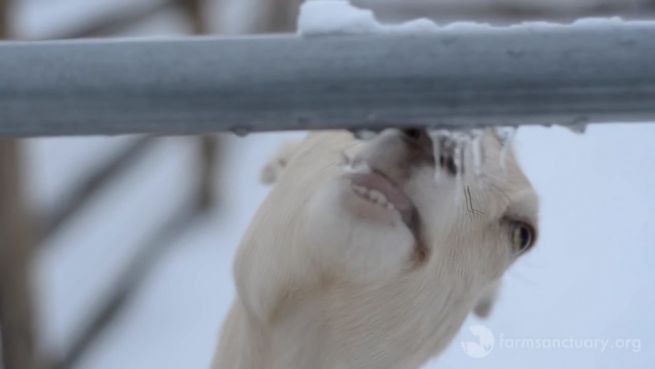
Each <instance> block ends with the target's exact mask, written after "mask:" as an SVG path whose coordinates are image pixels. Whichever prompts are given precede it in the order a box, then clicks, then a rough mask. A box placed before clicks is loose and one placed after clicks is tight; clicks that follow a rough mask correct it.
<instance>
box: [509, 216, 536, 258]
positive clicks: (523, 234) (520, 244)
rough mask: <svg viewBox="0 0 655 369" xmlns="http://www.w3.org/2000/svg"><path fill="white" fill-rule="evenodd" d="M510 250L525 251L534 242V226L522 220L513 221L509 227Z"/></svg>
mask: <svg viewBox="0 0 655 369" xmlns="http://www.w3.org/2000/svg"><path fill="white" fill-rule="evenodd" d="M511 231H512V234H511V237H512V238H511V239H512V250H514V252H515V253H517V254H518V253H522V252H525V251H527V250H528V249H529V248H530V247H532V245H533V244H534V236H535V235H534V228H532V226H531V225H529V224H527V223H524V222H518V221H516V222H513V223H512V228H511Z"/></svg>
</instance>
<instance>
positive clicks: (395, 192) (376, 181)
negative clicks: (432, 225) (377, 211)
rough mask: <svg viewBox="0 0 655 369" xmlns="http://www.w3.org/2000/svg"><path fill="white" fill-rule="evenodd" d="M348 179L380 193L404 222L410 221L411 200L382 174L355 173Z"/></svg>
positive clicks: (412, 206) (411, 212)
mask: <svg viewBox="0 0 655 369" xmlns="http://www.w3.org/2000/svg"><path fill="white" fill-rule="evenodd" d="M350 179H351V180H352V183H353V184H355V185H358V186H362V187H366V188H369V189H371V190H376V191H379V192H380V193H382V194H383V195H384V196H385V197H386V198H387V201H389V202H390V203H391V204H393V206H394V207H395V208H396V210H397V211H398V212H399V213H400V215H401V216H402V218H403V221H405V223H407V222H409V221H411V218H412V217H413V212H414V205H413V204H412V201H411V200H410V199H409V197H407V195H405V194H404V193H403V192H402V191H401V190H400V189H398V187H396V186H395V185H394V184H393V183H391V181H390V180H389V179H387V178H386V177H384V176H383V175H381V174H379V173H376V172H370V173H355V174H352V175H351V177H350Z"/></svg>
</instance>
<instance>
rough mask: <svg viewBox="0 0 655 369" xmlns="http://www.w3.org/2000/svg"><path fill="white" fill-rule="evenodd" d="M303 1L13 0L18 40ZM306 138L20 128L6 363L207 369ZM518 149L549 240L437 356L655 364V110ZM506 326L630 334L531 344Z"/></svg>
mask: <svg viewBox="0 0 655 369" xmlns="http://www.w3.org/2000/svg"><path fill="white" fill-rule="evenodd" d="M300 3H301V1H300V0H0V36H2V37H5V38H11V39H19V40H50V39H71V38H85V37H142V36H148V37H179V36H184V35H191V34H231V35H237V34H251V33H271V32H293V30H294V28H295V18H296V15H297V10H298V6H299V4H300ZM355 3H356V4H358V5H360V6H364V7H370V8H373V9H374V10H375V11H376V12H377V14H378V15H379V17H380V18H382V19H384V20H388V21H402V20H406V19H409V18H414V17H417V16H427V17H431V18H433V19H435V20H436V21H438V22H441V23H447V22H450V21H454V20H473V21H485V22H490V23H494V24H508V23H516V22H521V21H524V20H549V21H557V22H568V21H571V20H574V19H576V18H580V17H588V16H613V15H620V16H623V17H625V18H652V17H655V1H652V0H544V1H539V2H536V1H527V0H405V1H403V0H358V1H355ZM611 52H612V50H608V53H611ZM654 62H655V61H654ZM0 73H1V71H0ZM0 88H2V86H1V85H0ZM302 135H303V133H301V132H293V133H276V134H256V135H250V136H248V137H244V138H238V137H236V136H231V135H210V136H203V137H191V136H189V137H170V138H162V137H142V136H131V137H85V138H47V139H26V140H19V141H16V140H11V139H7V138H0V339H1V343H2V345H1V349H0V358H1V359H2V360H1V361H2V362H1V363H0V368H5V369H31V368H48V369H50V368H52V369H73V368H76V369H110V368H111V369H115V368H122V369H145V368H158V369H166V368H171V369H172V368H207V367H208V365H209V362H210V359H211V355H212V351H213V349H214V347H215V344H216V338H217V334H218V330H219V328H220V325H221V322H222V320H223V318H224V315H225V313H226V311H227V309H228V307H229V305H230V304H231V302H232V299H233V293H234V289H233V285H232V277H231V263H232V257H233V254H234V251H235V249H236V247H237V246H238V243H239V240H240V238H241V235H242V234H243V232H244V230H245V228H246V226H247V225H248V223H249V220H250V218H251V217H252V215H253V214H254V212H255V211H256V209H257V207H258V204H259V203H260V202H261V200H262V199H263V198H264V197H265V196H266V193H267V188H266V187H264V186H262V185H260V184H259V171H260V169H261V167H262V166H263V165H264V164H265V162H266V160H267V158H268V157H269V156H270V155H271V154H272V153H273V152H274V151H275V150H276V149H277V148H278V147H279V146H280V145H281V144H282V143H283V142H285V141H287V140H291V139H296V138H299V137H302ZM515 145H516V148H517V150H518V153H519V159H520V161H521V162H522V163H523V165H524V167H525V170H526V172H527V173H528V176H529V177H530V178H531V179H532V180H533V182H534V185H535V187H536V188H537V191H538V192H539V193H540V196H541V200H542V213H541V214H542V219H541V232H540V233H541V237H540V241H539V244H538V247H537V248H536V249H535V250H534V251H533V252H532V253H531V254H529V256H527V257H525V258H523V259H522V260H521V261H520V262H519V263H518V264H517V265H515V266H514V267H513V268H512V269H511V270H510V271H509V272H508V274H507V276H506V278H505V285H504V290H503V293H502V297H501V300H500V302H499V304H498V306H497V307H496V309H495V311H494V313H493V314H492V316H491V318H490V319H489V320H486V321H479V320H477V319H475V318H470V320H469V321H467V322H466V324H465V326H464V328H463V329H462V332H461V333H460V335H459V336H458V337H457V338H456V339H455V341H454V342H453V344H452V345H451V347H450V348H449V350H448V351H447V352H446V353H445V354H444V355H443V356H441V357H440V358H439V359H438V360H435V361H434V362H433V363H431V364H429V366H428V368H461V367H463V366H466V367H469V368H523V367H526V366H529V367H531V368H552V367H562V366H565V367H575V368H578V369H582V368H617V367H626V368H650V367H652V363H653V360H655V314H654V313H653V311H655V290H654V288H653V282H655V241H654V238H655V196H653V189H655V124H654V125H648V124H620V123H617V124H607V125H598V126H591V127H589V128H588V130H587V132H586V133H584V134H582V135H577V134H574V133H571V132H569V131H567V130H565V129H562V128H540V127H530V128H522V129H521V130H520V131H519V134H518V136H517V138H516V143H515ZM477 324H483V325H485V326H486V327H487V328H488V329H490V330H491V331H492V332H493V334H494V335H495V338H496V348H495V349H494V350H493V352H491V353H490V354H489V355H487V356H485V357H484V358H482V359H475V358H471V357H470V356H469V355H467V354H466V353H465V352H464V350H462V344H463V343H466V342H469V341H475V340H476V338H475V337H474V336H473V335H472V334H471V332H470V331H469V328H470V327H472V326H475V325H477ZM501 337H505V338H516V339H519V338H536V339H560V340H563V339H567V338H574V339H604V340H608V342H613V343H616V344H614V345H612V344H611V343H610V345H611V347H607V348H605V349H603V350H601V349H600V348H598V347H595V348H585V347H582V348H576V349H563V348H559V349H557V348H540V349H535V348H534V347H533V348H526V347H522V348H520V347H519V348H517V347H508V346H502V345H500V341H499V338H501ZM621 340H623V341H621ZM625 340H629V342H630V343H629V344H622V345H619V344H618V342H624V343H625V342H627V341H625ZM635 343H638V345H637V344H635Z"/></svg>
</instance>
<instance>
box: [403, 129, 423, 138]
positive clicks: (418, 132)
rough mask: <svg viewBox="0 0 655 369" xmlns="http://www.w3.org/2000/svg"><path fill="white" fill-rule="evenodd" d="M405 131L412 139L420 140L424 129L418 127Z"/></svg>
mask: <svg viewBox="0 0 655 369" xmlns="http://www.w3.org/2000/svg"><path fill="white" fill-rule="evenodd" d="M403 133H404V134H405V136H406V137H407V138H410V139H412V140H419V139H421V137H422V136H423V132H422V130H420V129H418V128H409V129H404V130H403Z"/></svg>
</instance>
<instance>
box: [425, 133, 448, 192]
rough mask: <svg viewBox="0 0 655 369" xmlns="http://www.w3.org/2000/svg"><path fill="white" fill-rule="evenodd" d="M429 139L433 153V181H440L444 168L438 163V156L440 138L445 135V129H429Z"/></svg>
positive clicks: (439, 152)
mask: <svg viewBox="0 0 655 369" xmlns="http://www.w3.org/2000/svg"><path fill="white" fill-rule="evenodd" d="M429 134H430V139H432V152H433V155H434V161H435V166H434V181H435V182H441V181H442V180H443V179H444V178H445V175H444V170H443V168H442V167H441V165H440V164H439V157H440V156H441V140H442V138H443V137H444V136H445V135H447V134H448V133H447V131H444V130H430V131H429Z"/></svg>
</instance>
